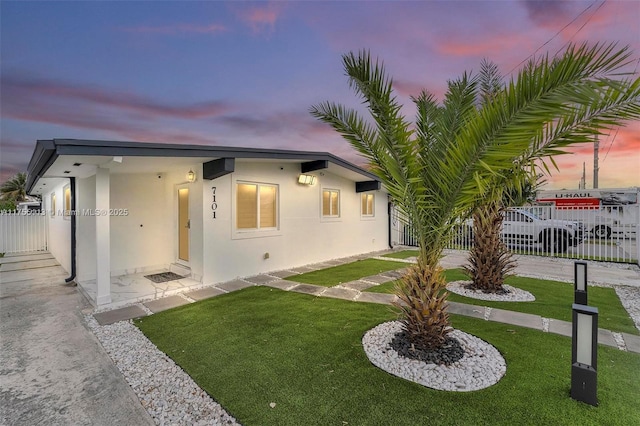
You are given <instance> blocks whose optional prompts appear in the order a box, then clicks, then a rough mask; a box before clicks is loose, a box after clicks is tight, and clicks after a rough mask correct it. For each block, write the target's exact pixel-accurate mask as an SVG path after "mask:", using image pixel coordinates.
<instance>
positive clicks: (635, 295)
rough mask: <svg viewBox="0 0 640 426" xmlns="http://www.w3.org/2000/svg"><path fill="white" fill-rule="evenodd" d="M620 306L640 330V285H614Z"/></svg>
mask: <svg viewBox="0 0 640 426" xmlns="http://www.w3.org/2000/svg"><path fill="white" fill-rule="evenodd" d="M614 289H615V291H616V294H617V295H618V298H619V299H620V302H621V303H622V306H624V308H625V309H626V310H627V312H628V313H629V316H630V317H631V319H632V320H633V323H634V324H635V325H636V328H637V329H638V330H640V287H631V286H616V287H614Z"/></svg>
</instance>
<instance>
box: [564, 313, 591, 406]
mask: <svg viewBox="0 0 640 426" xmlns="http://www.w3.org/2000/svg"><path fill="white" fill-rule="evenodd" d="M597 361H598V308H595V307H592V306H585V305H579V304H575V303H574V304H573V324H572V333H571V398H573V399H575V400H578V401H582V402H585V403H587V404H590V405H598V397H597V389H598V383H597V382H598V373H597V370H598V363H597Z"/></svg>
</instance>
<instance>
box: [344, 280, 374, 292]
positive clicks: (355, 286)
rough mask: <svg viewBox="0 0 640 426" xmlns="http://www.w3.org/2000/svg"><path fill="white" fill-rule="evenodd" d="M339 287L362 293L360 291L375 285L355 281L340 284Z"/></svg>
mask: <svg viewBox="0 0 640 426" xmlns="http://www.w3.org/2000/svg"><path fill="white" fill-rule="evenodd" d="M340 286H341V287H344V288H348V289H350V290H358V291H362V290H366V289H368V288H371V287H374V286H375V284H373V283H371V282H366V281H361V280H356V281H349V282H347V283H344V284H340Z"/></svg>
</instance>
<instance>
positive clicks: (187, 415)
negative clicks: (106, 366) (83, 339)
mask: <svg viewBox="0 0 640 426" xmlns="http://www.w3.org/2000/svg"><path fill="white" fill-rule="evenodd" d="M85 320H86V321H87V324H88V326H89V328H90V329H91V331H93V333H94V334H95V335H96V337H97V338H98V340H99V341H100V343H101V344H102V346H103V347H104V348H105V350H106V351H107V353H108V354H109V356H110V357H111V359H112V360H113V362H114V363H115V365H116V366H117V367H118V369H119V370H120V372H121V373H122V374H123V376H124V377H125V379H126V380H127V383H129V386H131V388H132V389H133V391H134V392H135V393H136V395H137V396H138V399H139V400H140V402H141V404H142V406H143V407H144V408H145V409H146V410H147V412H148V413H149V414H150V415H151V417H152V418H153V420H154V421H155V422H156V424H158V425H203V426H204V425H238V424H239V423H238V422H237V421H236V420H235V419H234V418H233V417H231V416H230V415H229V414H228V413H227V412H226V411H225V410H224V409H223V408H222V407H221V406H220V404H218V403H217V402H215V401H214V400H213V399H211V397H210V396H209V395H208V394H207V393H206V392H205V391H203V390H202V389H200V388H199V387H198V385H196V383H195V382H194V381H193V380H192V379H191V377H189V375H188V374H187V373H185V372H184V371H183V370H182V369H181V368H180V367H178V366H177V365H176V364H175V363H174V362H173V361H172V360H171V359H170V358H169V357H168V356H167V355H165V354H164V353H162V352H161V351H160V350H159V349H158V348H157V347H156V346H155V345H154V344H153V343H151V342H150V341H149V340H148V339H147V338H146V337H145V336H144V334H142V332H141V331H140V330H139V329H138V328H137V327H136V326H134V325H133V324H132V323H131V321H121V322H118V323H115V324H111V325H106V326H100V325H99V324H98V322H97V321H96V320H95V318H93V316H91V315H86V316H85Z"/></svg>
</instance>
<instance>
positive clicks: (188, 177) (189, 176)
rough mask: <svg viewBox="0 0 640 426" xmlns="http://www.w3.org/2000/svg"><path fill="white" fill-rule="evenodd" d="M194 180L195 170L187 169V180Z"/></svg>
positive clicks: (191, 181)
mask: <svg viewBox="0 0 640 426" xmlns="http://www.w3.org/2000/svg"><path fill="white" fill-rule="evenodd" d="M195 181H196V172H194V171H193V170H189V173H187V182H189V183H193V182H195Z"/></svg>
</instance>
